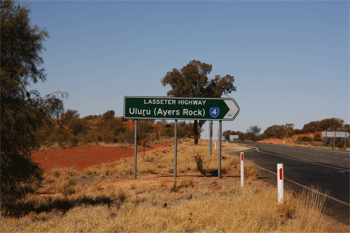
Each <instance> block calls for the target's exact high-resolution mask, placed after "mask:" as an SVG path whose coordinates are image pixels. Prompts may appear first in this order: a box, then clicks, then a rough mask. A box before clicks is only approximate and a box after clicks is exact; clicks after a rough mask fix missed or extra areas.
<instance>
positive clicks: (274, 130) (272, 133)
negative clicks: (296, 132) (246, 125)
mask: <svg viewBox="0 0 350 233" xmlns="http://www.w3.org/2000/svg"><path fill="white" fill-rule="evenodd" d="M264 135H265V137H266V138H279V139H282V138H284V136H285V135H286V127H285V126H284V125H272V126H270V127H268V128H267V129H266V130H265V131H264Z"/></svg>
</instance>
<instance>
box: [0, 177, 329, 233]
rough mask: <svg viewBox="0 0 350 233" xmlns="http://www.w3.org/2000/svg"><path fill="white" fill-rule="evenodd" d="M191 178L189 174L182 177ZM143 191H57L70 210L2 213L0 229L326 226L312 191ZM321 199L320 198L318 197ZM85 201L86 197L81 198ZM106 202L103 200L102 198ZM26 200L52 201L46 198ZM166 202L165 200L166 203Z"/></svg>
mask: <svg viewBox="0 0 350 233" xmlns="http://www.w3.org/2000/svg"><path fill="white" fill-rule="evenodd" d="M188 182H190V181H189V180H187V181H185V182H184V183H186V184H187V183H188ZM135 190H136V191H137V192H138V193H139V195H140V196H137V197H135V198H131V197H128V196H127V195H126V192H125V191H123V190H122V189H120V188H119V189H118V190H117V189H116V188H115V187H113V186H108V187H107V188H106V189H105V191H104V193H103V194H100V195H99V196H98V195H95V196H94V195H92V196H93V197H92V198H91V197H90V198H91V199H92V200H98V199H100V200H103V199H102V198H103V195H104V197H107V196H109V197H113V198H114V199H110V200H112V201H110V202H109V203H101V204H97V205H91V204H89V203H87V202H85V203H82V204H81V205H74V203H76V202H78V201H79V200H82V199H84V198H85V199H86V200H87V199H88V198H89V197H88V196H86V195H84V194H79V195H76V194H75V195H71V196H69V197H65V196H62V195H59V196H56V197H54V199H53V200H51V203H64V202H65V201H66V202H69V203H72V206H73V207H72V208H70V209H69V210H67V211H66V212H65V210H60V209H52V210H50V211H45V212H40V213H34V212H31V213H30V214H27V215H25V216H23V217H22V218H19V219H18V218H6V219H2V225H1V226H0V231H1V232H13V231H16V232H40V231H45V232H47V231H52V232H66V231H70V232H71V231H78V232H87V231H94V232H102V231H103V232H116V231H123V232H162V231H165V232H185V231H186V232H189V231H190V232H219V231H220V232H322V231H324V230H325V229H324V227H323V225H322V221H320V216H321V211H320V204H321V205H322V200H320V199H319V198H315V195H313V194H310V193H309V194H306V195H304V196H301V197H300V199H296V198H294V197H293V195H292V194H291V193H286V195H285V197H286V199H285V202H284V204H280V205H279V204H278V203H277V195H276V190H275V189H255V188H251V187H240V186H225V187H223V188H222V189H221V190H220V191H214V190H210V189H208V188H205V187H196V188H189V189H188V190H187V192H186V193H183V194H179V193H174V192H171V191H170V190H169V191H167V192H166V193H163V194H159V193H157V192H153V190H155V188H154V187H150V186H147V185H140V186H138V187H136V189H135ZM315 200H317V201H315ZM81 202H82V201H81ZM101 202H102V201H101ZM27 203H40V204H39V205H49V201H47V200H45V199H35V198H32V199H28V200H27ZM165 203H166V204H165ZM87 219H88V221H87Z"/></svg>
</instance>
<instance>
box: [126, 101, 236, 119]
mask: <svg viewBox="0 0 350 233" xmlns="http://www.w3.org/2000/svg"><path fill="white" fill-rule="evenodd" d="M239 110H240V109H239V106H238V104H237V103H236V101H235V100H234V99H232V98H196V97H195V98H190V97H187V98H186V97H185V98H182V97H141V96H125V97H124V117H125V118H134V119H141V118H144V119H188V120H213V121H215V120H216V121H219V120H220V121H233V120H234V119H235V118H236V117H237V115H238V113H239Z"/></svg>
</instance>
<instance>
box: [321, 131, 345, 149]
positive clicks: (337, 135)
mask: <svg viewBox="0 0 350 233" xmlns="http://www.w3.org/2000/svg"><path fill="white" fill-rule="evenodd" d="M332 135H333V137H334V145H333V146H334V147H335V138H342V137H344V138H345V148H346V138H347V137H349V133H348V132H331V131H322V137H325V146H327V136H332Z"/></svg>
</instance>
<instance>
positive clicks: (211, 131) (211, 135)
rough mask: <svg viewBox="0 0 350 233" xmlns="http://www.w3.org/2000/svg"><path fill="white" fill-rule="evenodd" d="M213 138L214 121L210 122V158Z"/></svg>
mask: <svg viewBox="0 0 350 233" xmlns="http://www.w3.org/2000/svg"><path fill="white" fill-rule="evenodd" d="M212 137H213V121H209V156H211V151H212V147H213V145H212V144H213V143H212V140H211V139H212Z"/></svg>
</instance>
